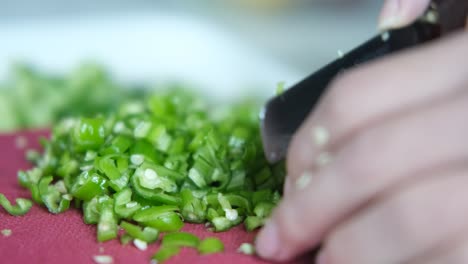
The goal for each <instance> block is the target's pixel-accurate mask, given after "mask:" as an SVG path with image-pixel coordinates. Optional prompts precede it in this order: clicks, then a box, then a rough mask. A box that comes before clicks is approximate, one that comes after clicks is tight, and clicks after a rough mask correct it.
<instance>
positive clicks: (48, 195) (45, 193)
mask: <svg viewBox="0 0 468 264" xmlns="http://www.w3.org/2000/svg"><path fill="white" fill-rule="evenodd" d="M52 179H53V178H52V176H49V177H45V178H42V179H41V180H40V181H39V185H38V187H39V193H40V197H41V200H42V202H43V203H44V205H45V206H46V207H47V209H48V210H49V212H51V213H53V214H58V213H62V212H65V211H66V210H68V208H69V207H70V202H71V200H72V197H71V196H70V195H69V194H64V195H62V194H61V193H60V191H59V190H57V188H56V187H54V186H52V185H50V183H51V182H52Z"/></svg>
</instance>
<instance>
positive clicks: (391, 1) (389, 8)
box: [378, 0, 402, 31]
mask: <svg viewBox="0 0 468 264" xmlns="http://www.w3.org/2000/svg"><path fill="white" fill-rule="evenodd" d="M401 10H402V8H401V0H388V1H386V2H385V5H384V7H383V8H382V13H381V15H380V19H379V25H378V28H379V30H381V31H385V30H388V29H391V28H395V27H399V26H400V25H401V24H402V17H401V15H402V14H401V13H402V12H401Z"/></svg>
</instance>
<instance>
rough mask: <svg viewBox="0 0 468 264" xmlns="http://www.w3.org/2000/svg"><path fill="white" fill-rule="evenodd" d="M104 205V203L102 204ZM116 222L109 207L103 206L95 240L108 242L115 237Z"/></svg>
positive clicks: (116, 230)
mask: <svg viewBox="0 0 468 264" xmlns="http://www.w3.org/2000/svg"><path fill="white" fill-rule="evenodd" d="M103 203H105V202H103ZM117 232H118V226H117V220H116V217H115V214H114V211H113V209H112V206H111V205H103V208H102V209H101V214H100V216H99V222H98V227H97V240H98V241H99V242H104V241H108V240H111V239H114V238H116V237H117Z"/></svg>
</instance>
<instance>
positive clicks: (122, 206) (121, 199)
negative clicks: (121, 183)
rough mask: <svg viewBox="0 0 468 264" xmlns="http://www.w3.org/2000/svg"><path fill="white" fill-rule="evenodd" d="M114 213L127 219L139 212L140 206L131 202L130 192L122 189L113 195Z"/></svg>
mask: <svg viewBox="0 0 468 264" xmlns="http://www.w3.org/2000/svg"><path fill="white" fill-rule="evenodd" d="M114 200H115V203H114V212H115V213H116V214H117V215H118V216H119V217H121V218H124V219H127V218H130V217H132V215H133V214H134V213H135V212H137V211H138V210H140V208H141V205H140V204H139V203H138V202H135V201H132V190H130V189H128V188H127V189H124V190H122V191H120V192H118V193H116V194H114Z"/></svg>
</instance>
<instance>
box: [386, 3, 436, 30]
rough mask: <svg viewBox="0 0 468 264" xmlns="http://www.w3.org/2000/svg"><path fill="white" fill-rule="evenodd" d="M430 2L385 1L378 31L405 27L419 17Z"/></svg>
mask: <svg viewBox="0 0 468 264" xmlns="http://www.w3.org/2000/svg"><path fill="white" fill-rule="evenodd" d="M429 3H430V0H386V1H385V3H384V5H383V8H382V11H381V13H380V17H379V26H378V27H379V29H380V30H387V29H393V28H400V27H404V26H407V25H409V24H411V23H413V21H415V20H416V19H417V18H418V17H420V16H421V15H422V14H423V13H424V11H425V10H426V9H427V7H428V6H429Z"/></svg>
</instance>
